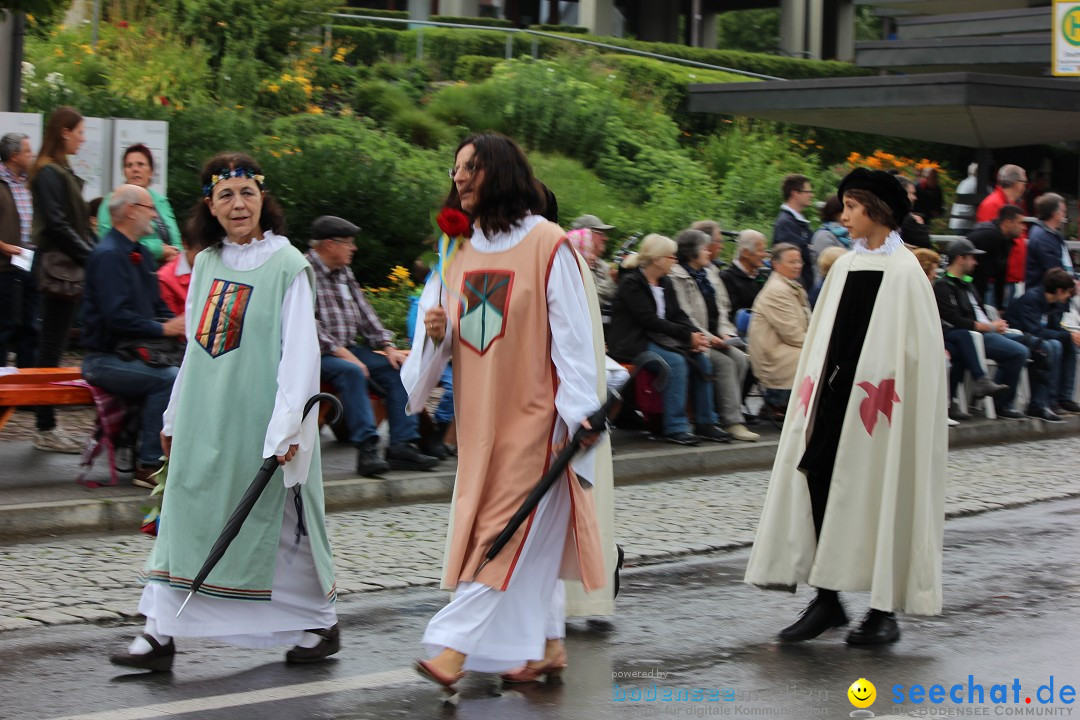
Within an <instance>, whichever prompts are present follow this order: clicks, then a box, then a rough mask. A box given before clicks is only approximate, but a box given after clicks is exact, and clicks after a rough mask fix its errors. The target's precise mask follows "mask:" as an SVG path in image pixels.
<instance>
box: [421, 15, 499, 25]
mask: <svg viewBox="0 0 1080 720" xmlns="http://www.w3.org/2000/svg"><path fill="white" fill-rule="evenodd" d="M430 20H431V21H432V22H444V23H453V24H454V25H483V26H484V27H501V28H512V27H514V23H512V22H510V21H509V20H503V19H502V18H485V17H458V16H457V15H432V16H431V18H430Z"/></svg>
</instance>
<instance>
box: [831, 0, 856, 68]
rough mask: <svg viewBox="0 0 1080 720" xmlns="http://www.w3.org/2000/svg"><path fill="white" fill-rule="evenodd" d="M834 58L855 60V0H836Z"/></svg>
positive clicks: (848, 60) (846, 60)
mask: <svg viewBox="0 0 1080 720" xmlns="http://www.w3.org/2000/svg"><path fill="white" fill-rule="evenodd" d="M836 3H837V7H836V57H835V58H834V59H836V60H842V61H844V62H855V0H836Z"/></svg>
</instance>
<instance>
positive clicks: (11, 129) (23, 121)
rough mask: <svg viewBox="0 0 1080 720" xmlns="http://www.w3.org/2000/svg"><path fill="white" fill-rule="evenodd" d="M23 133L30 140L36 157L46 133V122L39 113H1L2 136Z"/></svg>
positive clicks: (0, 131)
mask: <svg viewBox="0 0 1080 720" xmlns="http://www.w3.org/2000/svg"><path fill="white" fill-rule="evenodd" d="M8 133H22V134H23V135H27V136H28V137H29V138H30V147H31V148H33V149H34V156H35V157H36V156H37V151H38V149H39V148H41V138H42V136H43V135H44V133H45V129H44V121H43V120H42V119H41V116H40V115H38V114H37V113H12V112H0V135H7V134H8Z"/></svg>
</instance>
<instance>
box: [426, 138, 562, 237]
mask: <svg viewBox="0 0 1080 720" xmlns="http://www.w3.org/2000/svg"><path fill="white" fill-rule="evenodd" d="M466 145H472V146H473V159H472V161H473V163H474V164H475V165H476V168H477V170H483V171H484V182H483V184H482V185H480V186H479V187H477V188H476V189H475V192H476V206H475V207H474V208H473V213H472V216H473V219H474V220H476V221H477V222H478V223H479V224H480V228H481V229H482V230H483V231H484V232H485V233H486V234H489V235H490V234H493V233H496V232H506V231H507V230H509V229H510V226H512V225H513V224H514V223H516V222H517V221H518V220H520V219H521V218H523V217H525V215H526V214H528V213H530V212H531V213H533V214H534V215H543V214H544V212H545V211H546V203H545V200H544V195H545V193H544V188H543V186H542V185H541V184H540V182H539V181H538V180H537V179H536V177H535V176H534V175H533V171H532V167H531V166H530V165H529V161H528V159H526V157H525V153H524V152H523V151H522V150H521V148H520V147H518V144H517V143H516V142H514V141H513V140H511V139H510V138H508V137H506V136H505V135H502V134H500V133H497V132H484V133H479V134H477V135H470V136H469V137H467V138H465V140H463V141H462V143H461V144H460V145H458V146H457V150H455V151H454V157H455V158H456V157H457V155H458V153H459V152H461V149H462V148H463V147H465V146H466ZM445 205H446V207H450V208H454V209H456V210H461V209H462V208H461V199H460V198H459V197H458V191H457V185H456V184H454V182H453V181H452V180H451V182H450V194H449V195H447V197H446V203H445Z"/></svg>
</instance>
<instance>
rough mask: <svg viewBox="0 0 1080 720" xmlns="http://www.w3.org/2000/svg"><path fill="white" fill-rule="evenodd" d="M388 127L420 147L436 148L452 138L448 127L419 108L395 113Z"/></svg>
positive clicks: (403, 138)
mask: <svg viewBox="0 0 1080 720" xmlns="http://www.w3.org/2000/svg"><path fill="white" fill-rule="evenodd" d="M389 127H390V129H391V130H393V131H394V133H395V134H396V135H397V136H398V137H400V138H401V139H402V140H405V141H406V142H409V143H411V144H413V145H417V146H419V147H422V148H430V149H436V148H439V147H441V146H442V145H446V144H447V143H449V142H451V141H452V140H453V137H452V134H451V131H450V128H448V127H447V126H445V125H443V124H442V123H440V122H439V121H438V120H436V119H435V118H433V117H431V116H430V115H428V114H427V113H426V112H424V111H423V110H420V109H419V108H409V109H407V110H404V111H402V112H399V113H397V114H396V115H394V116H393V117H392V118H391V119H390V122H389Z"/></svg>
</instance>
